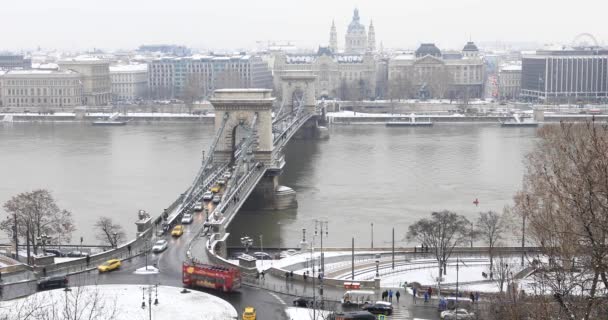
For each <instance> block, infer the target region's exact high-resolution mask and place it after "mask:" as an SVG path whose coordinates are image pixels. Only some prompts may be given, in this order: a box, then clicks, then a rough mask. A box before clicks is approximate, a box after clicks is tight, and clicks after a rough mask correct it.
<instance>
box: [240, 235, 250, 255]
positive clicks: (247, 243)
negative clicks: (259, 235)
mask: <svg viewBox="0 0 608 320" xmlns="http://www.w3.org/2000/svg"><path fill="white" fill-rule="evenodd" d="M241 244H242V245H243V246H244V247H245V253H249V247H250V246H251V245H252V244H253V239H251V238H250V237H248V236H244V237H242V238H241Z"/></svg>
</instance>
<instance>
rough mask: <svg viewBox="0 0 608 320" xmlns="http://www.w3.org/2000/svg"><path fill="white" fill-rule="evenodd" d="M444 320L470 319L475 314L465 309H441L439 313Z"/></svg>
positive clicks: (473, 317)
mask: <svg viewBox="0 0 608 320" xmlns="http://www.w3.org/2000/svg"><path fill="white" fill-rule="evenodd" d="M440 318H441V319H444V320H470V319H475V314H474V313H472V312H469V311H467V309H456V310H446V311H442V312H441V315H440Z"/></svg>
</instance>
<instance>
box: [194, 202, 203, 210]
mask: <svg viewBox="0 0 608 320" xmlns="http://www.w3.org/2000/svg"><path fill="white" fill-rule="evenodd" d="M194 211H203V204H202V203H200V202H197V203H196V204H195V205H194Z"/></svg>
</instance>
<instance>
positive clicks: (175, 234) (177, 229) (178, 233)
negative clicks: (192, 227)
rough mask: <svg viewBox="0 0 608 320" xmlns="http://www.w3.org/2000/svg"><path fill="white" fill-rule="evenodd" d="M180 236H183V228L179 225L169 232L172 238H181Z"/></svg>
mask: <svg viewBox="0 0 608 320" xmlns="http://www.w3.org/2000/svg"><path fill="white" fill-rule="evenodd" d="M182 234H184V226H182V225H181V224H178V225H176V226H175V227H173V230H171V236H173V237H181V236H182Z"/></svg>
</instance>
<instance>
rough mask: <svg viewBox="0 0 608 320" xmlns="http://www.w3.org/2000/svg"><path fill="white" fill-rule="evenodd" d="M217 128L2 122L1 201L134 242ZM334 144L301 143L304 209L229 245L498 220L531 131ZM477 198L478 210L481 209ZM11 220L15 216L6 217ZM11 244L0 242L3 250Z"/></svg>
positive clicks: (366, 135) (367, 134) (337, 241)
mask: <svg viewBox="0 0 608 320" xmlns="http://www.w3.org/2000/svg"><path fill="white" fill-rule="evenodd" d="M213 133H214V130H213V127H212V126H210V125H202V124H199V123H172V124H171V123H161V124H143V123H141V124H130V125H128V126H125V127H92V126H90V125H89V124H86V123H72V122H66V123H62V122H57V123H0V179H2V183H0V203H4V202H6V201H7V200H8V199H10V197H11V196H13V195H15V194H18V193H19V192H23V191H28V190H32V189H35V188H47V189H49V190H51V191H52V192H53V195H54V196H55V198H56V199H57V201H58V203H59V205H60V207H61V208H65V209H67V210H70V211H72V212H73V215H74V220H75V222H76V225H77V231H76V232H75V233H74V235H73V241H75V240H76V239H79V238H80V237H81V236H82V237H84V239H85V240H84V242H85V243H96V242H98V241H97V240H96V239H95V236H94V230H93V224H94V223H95V220H96V219H97V217H99V216H108V217H111V218H113V219H114V220H115V221H117V222H119V223H120V224H121V225H122V226H123V227H124V228H125V230H126V231H127V233H128V235H129V237H132V236H134V234H135V225H134V222H135V220H136V218H137V211H138V210H139V209H145V210H147V211H149V212H152V213H153V214H154V215H156V214H158V213H160V212H161V211H162V209H163V208H165V207H166V206H168V205H169V204H170V203H171V202H172V201H173V200H175V198H176V197H177V196H178V195H179V194H180V193H181V192H183V191H184V190H185V189H186V188H187V186H188V185H189V184H190V183H191V182H192V178H193V177H194V175H195V174H196V172H197V170H198V167H199V166H200V163H201V157H202V150H206V149H207V148H208V145H209V143H210V142H211V138H212V136H213ZM330 135H331V138H330V139H329V140H323V141H315V140H296V141H292V142H291V143H290V145H289V147H288V148H287V151H286V159H287V165H286V168H285V171H284V173H283V176H282V177H281V184H282V185H286V186H289V187H291V188H293V189H294V190H295V191H296V192H297V199H298V208H297V209H290V210H281V211H250V212H248V211H243V212H240V213H239V215H238V216H237V217H236V218H235V220H234V221H233V224H232V225H231V227H230V230H229V231H230V232H231V233H232V234H233V235H235V236H237V237H231V242H232V245H237V244H238V237H240V236H242V235H245V234H246V235H249V236H251V237H252V238H254V240H255V241H256V243H255V245H256V246H258V245H259V242H258V241H259V239H260V238H259V235H263V244H264V246H266V247H267V246H272V247H276V246H279V245H280V246H282V247H285V246H290V247H294V246H297V244H298V243H299V241H300V240H301V238H302V229H303V228H306V229H307V233H308V234H307V236H310V235H311V234H312V233H314V231H313V230H314V223H313V219H322V220H323V219H325V220H327V221H329V223H328V230H327V231H328V232H327V236H326V238H324V242H325V243H324V244H327V245H330V246H350V241H351V237H355V238H356V240H355V242H356V245H357V246H369V245H370V244H371V233H372V227H371V223H373V224H374V226H373V232H374V245H375V246H390V242H391V229H392V228H395V238H396V240H397V243H398V244H403V243H404V242H403V241H402V240H403V238H404V235H405V233H406V232H407V226H408V225H409V224H411V223H412V222H413V221H415V220H417V219H420V218H422V217H426V216H428V215H429V214H430V213H431V212H432V211H436V210H443V209H449V210H453V211H456V212H458V213H461V214H464V215H465V216H467V217H469V218H471V219H474V218H475V216H476V214H477V213H478V212H479V211H482V210H496V211H500V210H502V209H503V207H504V206H505V205H509V204H511V203H512V197H513V194H514V193H515V192H516V191H517V190H518V188H520V186H521V181H522V176H523V172H524V166H523V160H524V158H525V154H526V153H527V152H529V151H530V150H531V149H532V147H533V141H534V137H535V129H534V128H501V127H500V126H498V125H496V124H471V123H459V124H436V125H435V126H433V127H430V128H423V127H419V128H406V127H401V128H386V127H384V126H381V125H360V126H333V127H331V128H330ZM476 198H477V199H479V201H480V203H479V206H475V205H474V204H473V203H472V202H473V201H474V200H475V199H476ZM1 216H2V218H4V217H5V216H6V215H5V213H3V214H2V215H1ZM6 241H8V240H7V236H6V235H5V234H2V235H0V242H6Z"/></svg>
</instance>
